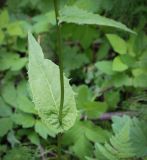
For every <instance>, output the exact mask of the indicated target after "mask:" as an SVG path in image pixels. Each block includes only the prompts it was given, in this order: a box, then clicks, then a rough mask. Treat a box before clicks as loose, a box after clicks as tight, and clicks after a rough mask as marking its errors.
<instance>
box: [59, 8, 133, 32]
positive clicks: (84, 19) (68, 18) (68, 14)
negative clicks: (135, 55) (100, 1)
mask: <svg viewBox="0 0 147 160" xmlns="http://www.w3.org/2000/svg"><path fill="white" fill-rule="evenodd" d="M59 22H60V23H62V22H67V23H75V24H81V25H82V24H88V25H100V26H108V27H114V28H118V29H121V30H124V31H127V32H131V33H134V32H133V31H132V30H131V29H129V28H128V27H127V26H126V25H124V24H122V23H120V22H116V21H114V20H112V19H109V18H106V17H103V16H100V15H98V14H94V13H91V12H88V11H86V10H83V9H80V8H78V7H76V6H72V7H69V6H65V7H64V8H63V9H62V10H61V11H60V16H59Z"/></svg>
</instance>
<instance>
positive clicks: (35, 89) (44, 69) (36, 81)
mask: <svg viewBox="0 0 147 160" xmlns="http://www.w3.org/2000/svg"><path fill="white" fill-rule="evenodd" d="M28 41H29V66H28V76H29V84H30V88H31V91H32V95H33V101H34V103H35V107H36V109H37V110H38V114H39V116H40V117H41V119H42V120H43V121H44V122H45V124H46V125H47V126H48V127H52V128H54V129H55V133H59V132H64V131H65V130H68V129H69V128H70V127H72V126H73V124H74V122H75V120H76V115H77V110H76V103H75V98H74V92H73V90H72V88H71V86H70V85H69V80H68V79H67V78H66V77H64V89H65V93H64V97H65V98H64V106H63V110H62V124H60V123H59V108H60V97H61V96H60V74H59V67H58V66H57V65H56V64H54V63H53V62H52V61H50V60H48V59H45V58H44V56H43V52H42V49H41V47H40V45H39V44H38V43H37V42H36V40H35V39H34V37H33V36H32V34H31V33H29V36H28Z"/></svg>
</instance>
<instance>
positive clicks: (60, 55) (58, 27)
mask: <svg viewBox="0 0 147 160" xmlns="http://www.w3.org/2000/svg"><path fill="white" fill-rule="evenodd" d="M58 5H59V4H58V0H54V10H55V16H56V27H57V53H58V57H59V69H60V92H61V94H60V95H61V98H60V108H59V123H60V125H62V110H63V104H64V75H63V54H62V40H61V26H60V24H59V21H58V17H59V9H58ZM61 138H62V135H61V133H59V134H58V136H57V139H58V140H57V141H58V160H61Z"/></svg>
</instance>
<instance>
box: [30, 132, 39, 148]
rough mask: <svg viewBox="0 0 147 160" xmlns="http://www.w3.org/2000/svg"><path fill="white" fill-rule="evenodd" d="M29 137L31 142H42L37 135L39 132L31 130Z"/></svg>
mask: <svg viewBox="0 0 147 160" xmlns="http://www.w3.org/2000/svg"><path fill="white" fill-rule="evenodd" d="M28 138H29V140H30V141H31V143H33V144H36V145H39V144H40V139H39V136H38V135H37V133H35V132H31V133H30V134H29V135H28Z"/></svg>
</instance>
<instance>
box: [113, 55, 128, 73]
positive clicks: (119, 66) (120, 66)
mask: <svg viewBox="0 0 147 160" xmlns="http://www.w3.org/2000/svg"><path fill="white" fill-rule="evenodd" d="M112 69H113V71H117V72H122V71H125V70H127V69H128V66H127V65H126V64H124V63H123V62H122V61H121V59H120V57H119V56H117V57H115V58H114V60H113V64H112Z"/></svg>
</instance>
